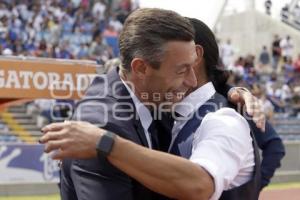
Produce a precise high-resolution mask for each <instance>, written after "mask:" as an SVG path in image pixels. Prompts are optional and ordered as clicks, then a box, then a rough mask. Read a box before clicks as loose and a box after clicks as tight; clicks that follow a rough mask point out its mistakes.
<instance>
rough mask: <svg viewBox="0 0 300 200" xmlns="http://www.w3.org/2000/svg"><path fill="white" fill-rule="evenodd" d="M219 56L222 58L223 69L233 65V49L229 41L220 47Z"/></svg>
mask: <svg viewBox="0 0 300 200" xmlns="http://www.w3.org/2000/svg"><path fill="white" fill-rule="evenodd" d="M220 56H221V58H222V62H223V64H224V67H225V69H227V68H228V67H229V66H230V65H231V64H233V56H234V49H233V46H232V44H231V40H230V39H228V40H227V42H226V43H225V44H223V45H221V52H220Z"/></svg>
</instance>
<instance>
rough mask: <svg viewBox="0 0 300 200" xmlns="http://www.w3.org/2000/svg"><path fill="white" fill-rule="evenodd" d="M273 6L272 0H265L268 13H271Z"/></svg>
mask: <svg viewBox="0 0 300 200" xmlns="http://www.w3.org/2000/svg"><path fill="white" fill-rule="evenodd" d="M271 7H272V1H271V0H266V1H265V8H266V14H267V15H271Z"/></svg>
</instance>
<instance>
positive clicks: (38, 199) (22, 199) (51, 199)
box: [0, 194, 60, 200]
mask: <svg viewBox="0 0 300 200" xmlns="http://www.w3.org/2000/svg"><path fill="white" fill-rule="evenodd" d="M0 200H60V197H59V194H57V195H47V196H18V197H14V196H11V197H0Z"/></svg>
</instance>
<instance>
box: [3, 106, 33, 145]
mask: <svg viewBox="0 0 300 200" xmlns="http://www.w3.org/2000/svg"><path fill="white" fill-rule="evenodd" d="M1 118H2V120H3V121H4V122H5V123H6V124H7V126H8V127H9V129H10V130H11V133H12V134H13V135H15V136H17V137H18V138H19V139H20V140H22V141H24V142H25V143H30V144H32V143H36V142H37V138H36V137H34V136H33V135H31V133H30V130H27V129H26V128H32V129H33V130H34V131H37V130H38V128H35V129H34V127H33V126H32V125H25V126H23V125H22V124H19V123H18V119H29V120H32V118H31V116H28V115H27V114H26V113H10V112H8V111H4V112H2V113H1Z"/></svg>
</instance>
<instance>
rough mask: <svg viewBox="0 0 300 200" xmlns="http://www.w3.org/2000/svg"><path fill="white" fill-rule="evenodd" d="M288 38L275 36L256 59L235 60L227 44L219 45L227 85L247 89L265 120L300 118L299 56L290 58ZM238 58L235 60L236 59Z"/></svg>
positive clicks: (291, 52) (232, 48)
mask: <svg viewBox="0 0 300 200" xmlns="http://www.w3.org/2000/svg"><path fill="white" fill-rule="evenodd" d="M294 46H295V44H294V43H293V41H292V38H291V37H290V36H288V35H287V36H285V37H282V38H280V37H279V35H274V39H273V41H272V44H270V46H269V47H267V46H263V47H262V49H261V52H260V54H259V56H258V57H257V58H256V57H255V56H254V55H251V54H249V55H245V56H238V55H236V51H235V47H234V46H233V45H232V44H231V41H230V40H227V41H226V42H225V43H223V44H220V61H221V64H222V65H223V67H224V68H225V69H228V70H230V74H231V76H230V80H229V82H230V83H231V84H233V85H238V86H242V87H247V88H248V89H249V90H251V92H252V93H253V94H254V95H256V96H257V97H258V98H259V99H260V100H261V102H262V104H263V107H264V111H265V113H266V115H267V117H268V118H269V119H270V120H272V119H273V117H274V115H277V116H283V117H300V52H299V54H298V56H297V57H296V58H293V55H294V53H295V52H294ZM235 58H237V59H235Z"/></svg>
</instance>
